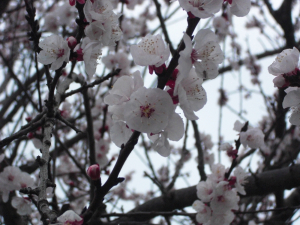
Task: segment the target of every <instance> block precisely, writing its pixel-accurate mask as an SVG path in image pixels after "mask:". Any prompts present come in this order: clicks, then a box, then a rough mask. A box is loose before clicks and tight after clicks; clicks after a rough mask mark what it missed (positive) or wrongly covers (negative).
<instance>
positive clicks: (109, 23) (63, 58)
mask: <svg viewBox="0 0 300 225" xmlns="http://www.w3.org/2000/svg"><path fill="white" fill-rule="evenodd" d="M74 2H75V1H74ZM82 3H84V1H83V2H82ZM71 5H73V3H72V4H71ZM83 11H84V15H85V19H86V21H87V22H88V25H87V26H86V27H85V29H84V32H85V35H86V37H85V38H83V40H82V42H81V43H78V44H77V40H76V39H75V38H74V37H69V38H68V39H67V40H68V41H66V40H64V39H63V38H62V37H60V36H58V35H56V34H53V35H51V36H49V37H46V38H45V39H44V40H43V41H41V42H40V43H39V47H40V48H41V49H42V51H41V52H40V53H39V54H38V61H39V62H40V63H42V64H44V65H49V64H51V67H50V69H51V70H57V69H59V68H60V67H61V66H62V65H63V63H64V62H66V63H67V62H69V58H70V52H71V51H70V50H73V51H74V52H75V53H76V57H75V58H74V59H76V60H78V61H84V64H85V72H86V73H87V75H88V76H89V77H92V76H93V75H94V73H95V72H96V68H97V65H98V60H99V57H100V56H101V54H102V53H101V49H102V47H103V46H114V45H115V42H116V41H119V40H120V39H121V37H122V31H121V29H120V27H119V24H118V17H119V16H118V15H116V14H115V13H114V12H113V6H112V4H111V2H110V1H109V0H103V1H102V0H94V1H91V0H87V1H86V2H85V5H84V8H83ZM49 27H50V25H49ZM76 44H77V45H76ZM74 59H73V56H72V60H74Z"/></svg>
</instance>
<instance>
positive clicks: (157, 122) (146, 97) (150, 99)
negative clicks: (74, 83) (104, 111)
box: [104, 71, 184, 156]
mask: <svg viewBox="0 0 300 225" xmlns="http://www.w3.org/2000/svg"><path fill="white" fill-rule="evenodd" d="M104 102H105V103H106V104H108V105H109V107H108V111H109V112H110V113H111V114H112V118H113V121H114V124H113V126H112V127H111V129H110V134H111V138H112V141H113V142H114V143H115V144H116V145H117V146H121V145H122V144H123V143H126V141H127V140H128V139H129V137H130V135H131V134H132V130H136V131H139V132H143V133H147V134H148V137H149V138H150V139H151V140H152V141H153V148H154V149H155V150H157V151H158V152H159V153H160V154H161V155H163V156H168V155H169V154H170V148H169V142H168V139H170V140H173V141H178V140H179V139H181V137H182V136H183V131H184V127H183V122H182V119H181V118H180V116H179V115H178V114H177V113H175V107H176V106H174V105H173V101H172V98H171V96H170V95H169V93H168V92H166V91H164V90H161V89H159V88H145V87H144V86H143V80H142V78H141V75H140V72H139V71H136V72H135V73H133V74H132V75H130V76H122V77H120V78H119V79H118V80H117V81H116V82H115V84H114V86H113V88H112V89H111V90H110V91H109V94H108V95H107V96H106V97H105V98H104Z"/></svg>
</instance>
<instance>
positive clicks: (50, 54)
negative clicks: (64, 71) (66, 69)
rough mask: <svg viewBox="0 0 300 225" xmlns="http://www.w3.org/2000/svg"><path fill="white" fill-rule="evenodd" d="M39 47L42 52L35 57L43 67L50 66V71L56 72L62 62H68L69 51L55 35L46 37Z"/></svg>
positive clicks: (66, 43) (65, 44) (61, 39)
mask: <svg viewBox="0 0 300 225" xmlns="http://www.w3.org/2000/svg"><path fill="white" fill-rule="evenodd" d="M39 47H40V48H41V49H42V51H41V52H40V53H39V54H38V56H37V59H38V61H39V62H40V63H42V64H44V65H49V64H51V67H50V69H51V70H57V69H59V68H60V67H61V66H62V65H63V63H64V62H69V57H70V49H69V46H68V42H67V41H66V40H64V39H63V38H62V37H60V36H58V35H55V34H53V35H51V36H49V37H46V38H45V39H44V40H43V41H41V42H40V43H39Z"/></svg>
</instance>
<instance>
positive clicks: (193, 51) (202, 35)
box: [175, 29, 224, 93]
mask: <svg viewBox="0 0 300 225" xmlns="http://www.w3.org/2000/svg"><path fill="white" fill-rule="evenodd" d="M183 40H184V43H185V49H184V50H183V51H181V52H180V53H179V54H180V58H179V60H178V65H179V67H178V70H179V72H180V76H178V77H177V79H178V82H181V80H182V79H183V77H182V76H183V75H184V74H188V73H189V71H190V69H191V68H192V65H193V64H194V65H195V67H196V73H197V74H198V76H199V77H200V78H202V79H214V78H216V77H217V76H218V64H220V63H221V62H222V61H223V59H224V56H223V52H222V50H221V48H220V45H219V44H218V39H217V36H216V35H215V34H214V33H213V32H212V31H211V30H209V29H203V30H199V31H198V33H197V34H196V36H195V46H194V48H193V46H192V41H191V39H190V37H189V36H188V35H187V34H184V36H183ZM175 93H176V89H175Z"/></svg>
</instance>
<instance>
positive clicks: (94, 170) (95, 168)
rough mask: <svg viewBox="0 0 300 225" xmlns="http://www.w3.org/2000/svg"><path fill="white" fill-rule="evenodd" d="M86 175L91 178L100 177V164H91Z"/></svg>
mask: <svg viewBox="0 0 300 225" xmlns="http://www.w3.org/2000/svg"><path fill="white" fill-rule="evenodd" d="M87 175H88V176H89V177H90V178H91V179H92V180H98V179H100V166H99V164H94V165H91V166H90V167H89V168H88V170H87Z"/></svg>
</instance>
